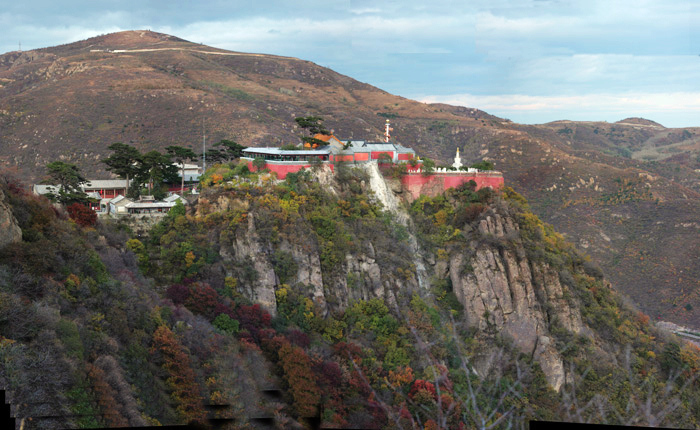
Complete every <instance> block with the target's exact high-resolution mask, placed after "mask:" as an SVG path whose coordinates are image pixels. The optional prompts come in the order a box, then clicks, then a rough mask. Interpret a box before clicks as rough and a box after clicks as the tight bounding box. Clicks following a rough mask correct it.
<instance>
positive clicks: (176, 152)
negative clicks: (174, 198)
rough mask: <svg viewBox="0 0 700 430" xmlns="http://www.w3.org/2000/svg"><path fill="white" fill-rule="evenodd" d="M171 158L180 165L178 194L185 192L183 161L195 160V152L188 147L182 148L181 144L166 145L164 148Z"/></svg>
mask: <svg viewBox="0 0 700 430" xmlns="http://www.w3.org/2000/svg"><path fill="white" fill-rule="evenodd" d="M165 150H166V151H168V154H169V155H170V157H171V158H172V159H174V160H175V162H177V163H178V164H180V165H181V166H182V175H181V177H182V178H181V181H182V182H181V185H180V195H182V194H184V192H185V161H186V160H192V161H195V160H197V158H198V157H197V154H195V153H194V151H192V150H191V149H190V148H184V147H182V146H168V147H167V148H165Z"/></svg>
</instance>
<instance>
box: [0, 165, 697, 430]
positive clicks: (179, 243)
mask: <svg viewBox="0 0 700 430" xmlns="http://www.w3.org/2000/svg"><path fill="white" fill-rule="evenodd" d="M367 175H368V173H367V171H365V170H342V171H341V172H340V174H339V175H338V176H337V179H338V180H337V181H336V180H334V179H332V178H331V177H329V176H328V175H327V174H326V175H324V174H323V173H318V172H316V173H312V172H303V173H300V174H292V175H289V176H288V177H287V179H286V180H285V181H284V182H281V183H274V182H273V181H271V180H270V178H269V176H266V175H258V174H251V173H249V172H247V168H246V167H245V165H235V164H232V165H222V166H218V167H216V168H215V169H213V170H212V171H210V173H209V177H208V178H206V183H207V184H209V185H210V186H209V188H208V189H206V190H205V194H204V195H203V196H202V198H201V199H200V203H199V204H198V205H197V206H196V207H194V208H190V209H188V210H187V211H186V210H185V208H184V207H182V206H179V207H176V208H175V209H174V210H173V211H171V213H170V214H168V216H167V217H165V219H164V220H163V221H162V223H160V224H159V225H157V226H156V227H155V228H154V229H153V230H152V231H151V233H150V234H149V236H148V237H142V238H140V239H136V238H129V237H128V235H127V233H126V232H125V231H123V230H122V229H120V228H119V227H118V226H115V225H109V224H98V227H97V229H92V228H80V227H78V226H77V225H76V224H74V223H73V222H71V221H69V220H67V219H65V217H64V215H63V214H62V212H60V211H57V210H55V209H53V208H52V207H51V206H49V204H48V202H47V201H46V200H44V199H40V198H37V197H34V196H31V195H27V193H26V192H24V191H22V189H21V187H19V186H17V184H16V183H14V182H9V183H8V182H7V181H3V182H2V183H1V184H0V186H1V190H2V201H3V202H4V204H3V205H1V206H0V215H1V216H3V217H5V218H0V219H8V220H12V219H14V220H16V223H17V225H18V226H19V227H20V229H21V235H18V234H14V235H12V236H11V237H9V238H8V239H5V241H6V245H5V246H4V248H3V249H2V251H1V252H0V306H2V315H3V319H2V321H1V322H0V336H1V337H0V357H1V358H2V360H0V363H2V364H1V365H0V383H1V384H2V386H3V388H5V389H7V390H8V391H9V393H10V400H11V402H12V403H13V404H14V405H20V406H17V409H16V415H17V416H18V417H20V418H23V417H24V418H26V417H33V419H32V420H31V421H30V420H28V419H27V420H24V425H25V427H26V428H34V427H36V428H55V427H73V426H124V425H131V426H140V425H145V424H154V423H161V424H172V423H178V422H179V423H182V422H188V421H190V420H199V421H202V420H206V419H207V418H214V417H219V418H226V419H229V420H230V421H228V425H229V426H231V427H232V428H240V427H241V426H250V427H253V428H254V427H256V426H257V425H259V424H264V423H265V421H264V420H263V421H260V420H259V419H260V418H265V419H269V420H272V421H273V422H274V424H275V425H277V426H279V427H283V428H290V427H295V426H297V425H298V423H304V422H305V423H306V424H309V425H314V424H313V423H316V424H319V423H320V424H321V425H322V426H330V427H338V428H343V427H351V428H358V427H361V428H387V427H391V428H394V427H403V428H424V427H428V428H482V427H486V426H495V427H518V428H524V427H525V425H526V422H527V420H528V419H532V418H538V419H548V420H567V421H591V422H605V423H626V424H651V425H666V426H684V427H695V426H697V424H698V419H699V418H700V417H698V414H697V410H698V404H697V402H698V401H699V400H698V399H700V396H699V395H698V394H700V393H698V390H700V386H698V382H697V381H696V379H695V378H694V376H695V375H696V372H697V370H698V368H699V366H700V351H699V350H698V349H697V348H695V347H693V346H691V345H690V344H681V343H679V341H678V340H677V339H675V338H673V337H668V335H666V334H664V333H662V332H659V331H657V330H656V329H655V328H654V327H653V326H652V325H650V324H649V318H648V317H646V316H645V315H644V314H642V313H637V312H633V311H631V310H630V309H629V308H628V307H627V306H625V305H623V304H622V302H621V299H620V297H619V296H618V295H617V294H616V293H615V292H614V291H613V290H612V289H610V286H609V284H607V283H606V282H605V281H604V280H603V278H602V277H601V275H600V273H599V271H598V270H597V269H596V268H595V266H594V265H591V264H590V263H589V262H587V261H586V258H585V257H583V256H582V255H580V254H579V253H577V252H576V251H575V250H574V249H573V248H572V247H571V245H569V244H567V243H566V242H565V241H564V240H563V238H562V237H561V236H560V235H558V234H557V233H556V232H554V231H553V230H552V228H551V227H550V226H548V225H545V224H543V223H541V222H540V221H539V220H538V218H537V217H536V216H535V215H533V214H532V213H531V212H529V210H528V208H527V203H526V202H525V201H524V199H523V198H522V197H520V196H519V195H518V194H517V193H515V192H513V191H512V190H509V189H506V190H505V191H504V193H503V194H498V195H497V194H493V193H491V192H489V191H488V190H483V191H480V192H474V191H473V190H472V189H470V188H469V186H465V187H463V188H461V189H458V190H451V191H449V192H448V193H447V194H445V195H441V196H437V197H435V198H427V197H423V198H421V199H419V200H416V201H415V202H414V203H413V204H412V205H411V206H410V207H408V208H407V210H408V212H409V213H410V217H407V216H406V213H405V212H403V215H402V212H397V213H388V212H385V211H383V210H382V207H381V205H379V204H378V202H377V201H376V198H375V197H374V196H373V194H372V193H370V192H369V190H368V189H367V184H368V183H369V182H370V181H369V177H368V176H367ZM322 184H323V185H322ZM8 215H11V218H10V217H8ZM15 233H19V232H18V231H17V230H16V229H15ZM144 275H145V276H144ZM151 277H152V278H151ZM266 309H267V310H266ZM268 311H269V312H268ZM555 388H556V389H557V390H558V391H557V390H555ZM270 394H273V395H270ZM25 403H26V404H25ZM21 404H25V405H21ZM207 405H221V406H218V407H213V406H207Z"/></svg>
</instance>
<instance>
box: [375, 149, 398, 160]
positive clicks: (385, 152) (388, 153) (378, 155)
mask: <svg viewBox="0 0 700 430" xmlns="http://www.w3.org/2000/svg"><path fill="white" fill-rule="evenodd" d="M382 154H386V155H388V156H389V157H390V158H391V159H393V158H394V151H372V160H378V159H379V157H381V155H382Z"/></svg>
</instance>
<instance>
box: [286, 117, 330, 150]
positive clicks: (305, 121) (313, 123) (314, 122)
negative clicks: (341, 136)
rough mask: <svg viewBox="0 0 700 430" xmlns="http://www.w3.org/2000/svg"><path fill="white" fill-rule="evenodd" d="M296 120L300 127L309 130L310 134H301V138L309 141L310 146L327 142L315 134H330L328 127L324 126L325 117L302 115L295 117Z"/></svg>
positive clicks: (305, 141) (306, 141)
mask: <svg viewBox="0 0 700 430" xmlns="http://www.w3.org/2000/svg"><path fill="white" fill-rule="evenodd" d="M294 121H296V123H297V124H298V125H299V127H301V128H303V129H304V130H307V131H308V132H309V136H301V140H302V141H303V142H304V143H308V144H309V146H312V147H313V146H314V145H316V146H323V145H325V144H326V142H324V141H322V140H320V139H316V138H315V137H313V136H315V135H317V134H329V133H330V132H329V131H328V130H326V128H325V127H324V126H323V124H322V123H323V118H321V117H320V116H300V117H297V118H294Z"/></svg>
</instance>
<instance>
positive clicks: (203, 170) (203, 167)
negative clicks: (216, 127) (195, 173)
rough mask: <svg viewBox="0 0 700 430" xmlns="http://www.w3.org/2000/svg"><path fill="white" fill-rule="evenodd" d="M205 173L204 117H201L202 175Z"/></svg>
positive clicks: (205, 135)
mask: <svg viewBox="0 0 700 430" xmlns="http://www.w3.org/2000/svg"><path fill="white" fill-rule="evenodd" d="M206 171H207V134H206V132H205V131H204V117H202V174H204V172H206Z"/></svg>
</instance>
